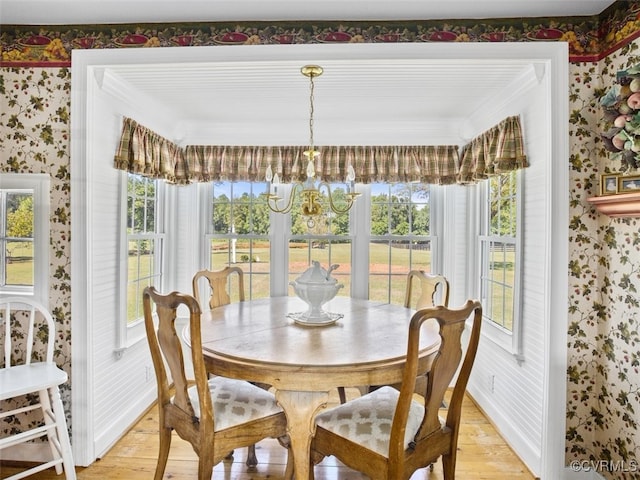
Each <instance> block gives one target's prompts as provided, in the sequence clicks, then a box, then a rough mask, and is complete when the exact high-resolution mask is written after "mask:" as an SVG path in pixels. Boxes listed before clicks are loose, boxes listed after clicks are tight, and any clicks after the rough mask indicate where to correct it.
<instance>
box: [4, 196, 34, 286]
mask: <svg viewBox="0 0 640 480" xmlns="http://www.w3.org/2000/svg"><path fill="white" fill-rule="evenodd" d="M0 204H1V206H2V209H1V210H0V218H1V219H2V222H1V223H0V249H1V250H0V258H1V259H2V261H1V262H0V265H1V266H2V269H1V274H0V285H2V286H8V287H12V286H14V287H33V286H34V282H35V280H34V279H35V264H34V254H35V252H34V246H33V245H34V237H33V232H34V222H35V217H34V210H33V193H32V191H31V190H30V191H24V190H22V191H12V190H0Z"/></svg>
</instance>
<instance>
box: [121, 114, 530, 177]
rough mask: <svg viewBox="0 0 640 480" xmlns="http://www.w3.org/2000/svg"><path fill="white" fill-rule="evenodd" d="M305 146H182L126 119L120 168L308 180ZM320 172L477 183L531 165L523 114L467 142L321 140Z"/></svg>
mask: <svg viewBox="0 0 640 480" xmlns="http://www.w3.org/2000/svg"><path fill="white" fill-rule="evenodd" d="M306 149H307V147H306V146H226V145H189V146H187V147H185V148H184V149H183V148H181V147H179V146H178V145H176V144H175V143H173V142H171V141H169V140H167V139H164V138H162V137H161V136H159V135H158V134H156V133H155V132H153V131H151V130H149V129H147V128H146V127H144V126H142V125H140V124H138V123H137V122H136V121H135V120H132V119H130V118H125V119H124V123H123V127H122V137H121V139H120V143H119V145H118V150H117V151H116V155H115V167H116V168H118V169H120V170H126V171H129V172H132V173H138V174H141V175H145V176H148V177H151V178H161V179H165V180H167V181H169V182H171V183H177V184H187V183H192V182H210V181H220V180H231V181H234V180H243V181H264V179H265V173H266V170H267V167H268V166H271V169H272V171H273V173H274V174H275V173H278V176H279V177H280V179H281V180H282V181H283V182H289V181H291V180H294V181H295V180H297V181H303V180H304V179H305V178H306V173H305V172H306V166H307V159H306V157H305V156H304V154H303V152H304V150H306ZM316 149H317V150H319V151H320V155H319V156H318V157H317V158H316V161H315V167H316V177H317V178H319V179H322V180H324V181H327V182H341V181H344V179H345V177H346V172H347V168H348V167H349V165H351V166H353V168H354V170H355V172H356V182H358V183H372V182H390V183H393V182H421V183H430V184H439V185H450V184H454V183H471V182H476V181H478V180H481V179H483V178H486V177H487V176H488V175H491V174H494V173H501V172H503V171H509V170H514V169H517V168H524V167H526V166H527V163H526V156H525V155H524V151H523V142H522V131H521V129H520V122H519V119H518V117H509V118H507V119H505V120H504V121H503V122H501V123H500V124H499V125H497V126H495V127H493V128H492V129H491V130H490V131H488V132H486V133H485V134H483V135H481V136H479V137H477V138H475V139H474V140H473V141H472V142H471V143H470V144H469V145H467V146H465V148H464V150H463V152H464V154H463V157H462V161H461V160H460V158H459V155H458V146H457V145H436V146H424V145H402V146H384V145H383V146H324V147H323V146H320V147H316Z"/></svg>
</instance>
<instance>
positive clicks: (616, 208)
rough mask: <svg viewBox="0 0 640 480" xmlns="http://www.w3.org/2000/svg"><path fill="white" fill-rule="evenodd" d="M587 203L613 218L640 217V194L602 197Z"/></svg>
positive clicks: (592, 198) (589, 200) (590, 199)
mask: <svg viewBox="0 0 640 480" xmlns="http://www.w3.org/2000/svg"><path fill="white" fill-rule="evenodd" d="M587 201H588V202H589V203H591V204H592V205H593V206H595V207H596V210H598V212H599V213H603V214H605V215H608V216H610V217H612V218H620V217H627V218H638V217H640V192H633V193H620V194H617V195H602V196H598V197H591V198H589V199H587Z"/></svg>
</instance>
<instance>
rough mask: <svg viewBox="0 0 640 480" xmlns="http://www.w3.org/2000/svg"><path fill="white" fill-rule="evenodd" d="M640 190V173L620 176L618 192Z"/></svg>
mask: <svg viewBox="0 0 640 480" xmlns="http://www.w3.org/2000/svg"><path fill="white" fill-rule="evenodd" d="M632 192H640V175H629V176H619V177H618V193H632Z"/></svg>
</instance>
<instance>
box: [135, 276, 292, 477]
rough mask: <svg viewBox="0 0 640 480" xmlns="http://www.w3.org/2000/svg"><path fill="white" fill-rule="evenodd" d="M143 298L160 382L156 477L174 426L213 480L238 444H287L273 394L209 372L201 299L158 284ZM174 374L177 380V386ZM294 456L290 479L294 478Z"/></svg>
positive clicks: (289, 463)
mask: <svg viewBox="0 0 640 480" xmlns="http://www.w3.org/2000/svg"><path fill="white" fill-rule="evenodd" d="M142 300H143V307H144V321H145V329H146V332H147V340H148V342H149V348H150V349H151V358H152V360H153V366H154V369H155V372H156V380H157V383H158V411H159V419H160V449H159V455H158V463H157V466H156V473H155V477H154V478H155V480H161V479H162V477H163V475H164V471H165V468H166V464H167V459H168V457H169V449H170V446H171V437H172V435H171V433H172V432H173V431H175V432H176V433H177V434H178V436H180V437H181V438H182V439H184V440H186V441H188V442H189V443H191V446H192V447H193V450H194V451H195V452H196V453H197V454H198V459H199V461H198V479H199V480H205V479H206V480H210V479H211V475H212V470H213V467H214V465H216V464H217V463H219V462H221V461H222V460H224V459H225V458H226V457H227V456H228V455H229V453H230V452H232V451H233V450H234V449H235V448H241V447H248V446H249V445H253V444H255V443H257V442H259V441H260V440H263V439H265V438H277V439H278V440H280V443H281V444H282V445H283V446H285V447H286V446H288V437H287V419H286V417H285V414H284V412H283V411H282V409H281V408H280V407H279V406H278V405H277V403H276V400H275V397H274V395H273V394H272V393H270V392H268V391H266V390H264V389H262V388H259V387H256V386H255V385H252V384H251V383H249V382H245V381H242V380H235V379H230V378H225V377H220V376H214V377H213V378H209V377H208V375H207V371H206V368H205V364H204V357H203V355H202V339H201V333H200V305H199V304H198V302H197V301H196V299H195V298H194V297H192V296H191V295H186V294H182V293H178V292H172V293H169V294H167V295H162V294H160V293H158V292H157V291H156V290H155V288H153V287H146V288H145V289H144V292H143V294H142ZM181 306H185V307H187V310H188V312H189V332H190V336H191V337H190V339H191V349H190V350H191V358H192V362H193V372H194V376H195V380H194V381H188V380H187V374H186V371H185V359H184V357H183V351H182V345H181V341H180V336H179V334H178V332H177V331H176V317H177V310H178V308H179V307H181ZM154 310H155V311H154ZM156 322H157V326H156ZM167 368H168V370H169V372H167ZM169 378H171V379H173V389H172V387H171V384H170V381H169ZM172 391H173V392H174V393H172ZM289 457H290V456H288V458H287V468H286V472H285V478H287V479H289V478H292V477H293V462H292V459H291V458H289Z"/></svg>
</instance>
